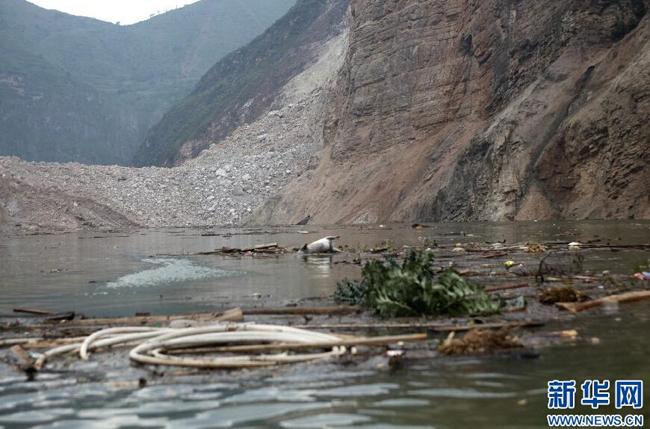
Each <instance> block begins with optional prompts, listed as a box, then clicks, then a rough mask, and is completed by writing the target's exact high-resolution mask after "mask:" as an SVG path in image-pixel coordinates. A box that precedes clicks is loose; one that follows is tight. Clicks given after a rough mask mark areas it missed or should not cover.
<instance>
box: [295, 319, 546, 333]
mask: <svg viewBox="0 0 650 429" xmlns="http://www.w3.org/2000/svg"><path fill="white" fill-rule="evenodd" d="M540 326H544V322H541V321H535V320H525V321H521V322H503V323H481V324H473V325H442V324H440V323H369V324H361V323H354V324H335V325H295V326H293V327H294V328H298V329H343V330H364V329H427V330H431V331H438V332H454V331H469V330H471V329H478V328H480V329H501V328H537V327H540Z"/></svg>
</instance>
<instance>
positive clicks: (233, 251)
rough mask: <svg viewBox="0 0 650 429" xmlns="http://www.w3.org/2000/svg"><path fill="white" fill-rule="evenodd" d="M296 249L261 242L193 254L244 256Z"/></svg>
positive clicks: (282, 252) (280, 253) (290, 251)
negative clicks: (242, 246)
mask: <svg viewBox="0 0 650 429" xmlns="http://www.w3.org/2000/svg"><path fill="white" fill-rule="evenodd" d="M295 251H296V249H294V248H291V247H282V246H279V245H278V243H269V244H260V245H257V246H252V247H245V248H243V249H239V248H232V247H226V246H224V247H222V248H221V249H217V250H212V251H209V252H199V253H194V254H193V255H200V256H209V255H243V256H255V255H282V254H285V253H293V252H295Z"/></svg>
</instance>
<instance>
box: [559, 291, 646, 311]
mask: <svg viewBox="0 0 650 429" xmlns="http://www.w3.org/2000/svg"><path fill="white" fill-rule="evenodd" d="M645 299H650V291H647V290H644V291H638V292H628V293H623V294H620V295H610V296H606V297H604V298H599V299H594V300H591V301H587V302H583V303H572V302H558V303H556V304H555V305H556V306H558V307H560V308H564V309H566V310H569V311H570V312H572V313H579V312H581V311H585V310H589V309H591V308H595V307H600V306H601V305H604V304H609V303H615V304H617V303H620V302H635V301H642V300H645Z"/></svg>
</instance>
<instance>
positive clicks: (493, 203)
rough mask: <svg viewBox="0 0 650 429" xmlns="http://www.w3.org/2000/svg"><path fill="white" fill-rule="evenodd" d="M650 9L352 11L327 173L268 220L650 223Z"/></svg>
mask: <svg viewBox="0 0 650 429" xmlns="http://www.w3.org/2000/svg"><path fill="white" fill-rule="evenodd" d="M649 5H650V2H648V1H647V0H646V1H643V0H620V1H617V0H591V1H584V0H569V1H565V2H554V1H547V0H544V1H536V2H533V1H514V0H486V1H477V0H454V1H442V0H428V1H417V2H416V1H405V0H392V1H378V0H352V1H351V15H352V17H351V29H350V40H349V51H348V54H347V59H346V62H345V64H344V66H343V69H342V71H341V74H340V78H339V85H338V91H337V97H336V101H335V102H334V103H333V106H332V109H331V114H330V117H329V120H328V121H327V125H326V126H325V130H324V133H325V143H326V147H325V149H324V150H323V151H322V153H321V156H320V161H319V163H318V166H317V167H316V168H315V169H314V170H312V171H310V172H308V173H307V174H304V175H302V176H301V177H300V178H297V179H296V180H294V181H293V182H292V183H291V184H290V185H289V186H288V187H287V188H286V189H285V190H284V192H282V193H281V194H280V195H279V196H278V197H277V198H274V199H272V200H271V201H269V203H268V204H267V205H266V206H265V207H264V208H263V209H262V210H259V211H258V212H257V214H256V216H255V221H257V222H260V223H269V222H270V223H285V222H294V221H297V220H299V219H301V218H303V217H305V216H306V215H312V216H313V218H314V221H315V222H320V223H331V222H352V223H354V222H387V221H411V220H420V221H422V220H429V221H433V220H505V219H521V220H524V219H553V218H569V219H571V218H578V219H584V218H627V217H638V218H640V217H650V192H648V189H649V188H648V184H649V183H650V169H648V167H647V166H648V161H649V160H650V151H649V149H650V125H649V124H648V120H647V119H648V118H649V117H650V98H649V96H650V74H648V70H649V69H650V68H649V66H650V64H649V61H650V22H649V19H648V16H647V9H648V6H649Z"/></svg>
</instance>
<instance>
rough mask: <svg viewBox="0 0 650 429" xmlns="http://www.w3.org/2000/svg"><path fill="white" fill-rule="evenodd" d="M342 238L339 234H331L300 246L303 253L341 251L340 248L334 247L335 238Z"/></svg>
mask: <svg viewBox="0 0 650 429" xmlns="http://www.w3.org/2000/svg"><path fill="white" fill-rule="evenodd" d="M337 238H341V237H340V236H338V235H330V236H328V237H325V238H321V239H320V240H318V241H314V242H313V243H310V244H305V245H304V246H302V247H301V248H300V251H301V252H303V253H333V252H340V250H339V249H337V248H336V247H334V240H336V239H337Z"/></svg>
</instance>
